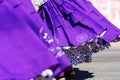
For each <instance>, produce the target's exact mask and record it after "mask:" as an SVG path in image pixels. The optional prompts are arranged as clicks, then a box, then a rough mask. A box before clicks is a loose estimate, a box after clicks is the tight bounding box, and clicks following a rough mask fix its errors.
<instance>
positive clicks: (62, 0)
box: [38, 0, 120, 64]
mask: <svg viewBox="0 0 120 80" xmlns="http://www.w3.org/2000/svg"><path fill="white" fill-rule="evenodd" d="M38 12H39V13H40V17H41V18H42V20H43V21H44V23H46V25H47V26H48V30H50V31H51V34H52V35H53V36H54V37H55V39H56V41H57V43H58V44H59V46H61V47H64V46H72V47H71V48H70V49H68V50H67V49H63V50H64V51H65V52H66V54H67V56H68V58H69V59H70V61H71V62H72V64H78V63H81V62H89V61H91V55H92V53H96V52H98V51H100V50H104V49H105V48H108V47H109V46H110V43H109V42H111V41H116V40H118V38H119V37H118V36H119V35H120V30H119V29H118V28H117V27H115V26H114V25H113V24H112V23H110V22H109V21H108V20H107V19H106V18H105V17H104V16H103V15H102V14H101V13H100V12H99V11H98V10H97V9H96V8H95V7H94V6H93V5H92V4H91V3H90V1H88V0H47V2H46V3H45V4H43V5H42V6H40V8H39V10H38ZM46 29H47V28H46ZM104 31H106V33H105V34H104V35H103V36H101V34H102V33H103V32H104ZM111 32H112V33H111ZM109 36H111V37H109ZM73 46H74V47H73Z"/></svg>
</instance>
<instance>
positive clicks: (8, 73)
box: [0, 0, 71, 80]
mask: <svg viewBox="0 0 120 80" xmlns="http://www.w3.org/2000/svg"><path fill="white" fill-rule="evenodd" d="M29 5H31V4H29ZM29 7H30V6H29ZM31 9H32V10H30V9H28V8H26V7H25V5H24V2H22V1H20V0H3V1H2V2H0V16H1V19H0V25H1V27H0V30H1V31H0V37H1V38H0V44H1V45H0V55H1V56H0V79H1V80H4V79H16V80H20V79H30V78H34V77H36V76H37V75H40V74H41V72H43V71H44V70H45V69H48V68H53V67H54V66H55V67H56V66H58V65H61V66H58V68H59V69H60V70H59V71H61V72H62V70H63V69H64V68H66V67H68V66H71V64H70V62H69V61H68V60H67V58H66V56H65V55H63V56H62V57H61V58H59V59H57V58H56V56H55V55H57V53H56V54H54V53H52V52H50V51H49V49H48V47H47V46H46V45H45V43H43V41H42V40H41V39H40V36H39V30H40V27H41V26H42V24H39V23H42V21H41V22H39V21H38V22H39V23H37V22H36V21H37V20H36V19H35V16H37V15H36V14H37V12H35V10H34V9H33V8H32V7H31ZM34 13H36V14H34ZM38 20H39V19H38ZM60 61H61V62H62V61H66V62H65V64H66V66H63V62H62V63H61V62H60ZM56 73H58V72H56Z"/></svg>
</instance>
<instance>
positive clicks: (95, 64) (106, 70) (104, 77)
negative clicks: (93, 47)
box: [68, 42, 120, 80]
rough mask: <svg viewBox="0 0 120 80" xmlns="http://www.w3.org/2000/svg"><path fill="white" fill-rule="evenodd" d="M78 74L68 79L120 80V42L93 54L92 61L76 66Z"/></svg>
mask: <svg viewBox="0 0 120 80" xmlns="http://www.w3.org/2000/svg"><path fill="white" fill-rule="evenodd" d="M74 68H75V71H76V73H77V75H76V76H75V77H74V79H68V80H120V42H119V43H115V44H112V47H111V48H110V49H107V50H104V51H101V52H99V53H95V54H93V61H92V62H91V63H82V64H79V65H76V66H74Z"/></svg>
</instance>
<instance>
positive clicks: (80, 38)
mask: <svg viewBox="0 0 120 80" xmlns="http://www.w3.org/2000/svg"><path fill="white" fill-rule="evenodd" d="M87 39H88V35H87V34H86V33H81V34H79V35H78V36H77V37H76V41H77V42H79V43H82V42H85V41H87Z"/></svg>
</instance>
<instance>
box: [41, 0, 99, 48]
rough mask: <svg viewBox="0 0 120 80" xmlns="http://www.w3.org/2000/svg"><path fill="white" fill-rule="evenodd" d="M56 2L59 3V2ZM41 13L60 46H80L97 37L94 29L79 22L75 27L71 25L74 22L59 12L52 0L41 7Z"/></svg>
mask: <svg viewBox="0 0 120 80" xmlns="http://www.w3.org/2000/svg"><path fill="white" fill-rule="evenodd" d="M56 2H58V3H59V1H56ZM71 10H72V9H71ZM68 12H69V11H68ZM39 13H40V15H41V18H42V19H43V21H45V22H46V23H47V24H48V27H49V28H50V29H51V28H52V29H53V32H54V34H55V35H54V34H53V36H55V37H57V38H58V40H59V45H60V46H69V45H71V44H73V45H74V46H79V45H81V44H83V43H86V42H88V41H89V40H91V39H93V38H94V37H96V35H97V33H96V32H95V31H94V30H93V29H92V28H88V27H87V26H85V25H82V24H80V23H77V22H76V23H75V24H74V25H73V24H71V23H72V22H70V21H69V20H67V19H66V18H65V17H64V14H62V13H61V12H60V11H59V9H58V8H57V6H56V5H55V3H54V2H53V1H52V0H48V1H47V3H45V4H44V5H42V6H41V8H40V10H39ZM66 13H67V11H66ZM73 19H75V18H73ZM85 27H87V28H85Z"/></svg>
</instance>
